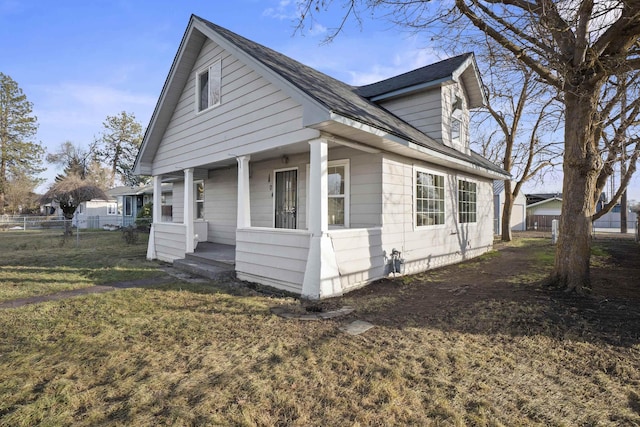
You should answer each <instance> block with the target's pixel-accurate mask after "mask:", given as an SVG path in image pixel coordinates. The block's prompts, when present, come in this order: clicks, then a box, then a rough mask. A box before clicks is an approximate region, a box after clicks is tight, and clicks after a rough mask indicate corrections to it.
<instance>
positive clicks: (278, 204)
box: [275, 169, 298, 228]
mask: <svg viewBox="0 0 640 427" xmlns="http://www.w3.org/2000/svg"><path fill="white" fill-rule="evenodd" d="M275 181H276V197H275V217H276V221H275V227H276V228H296V216H297V213H298V212H297V207H298V171H297V170H295V169H291V170H286V171H276V177H275Z"/></svg>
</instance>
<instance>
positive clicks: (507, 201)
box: [502, 180, 514, 242]
mask: <svg viewBox="0 0 640 427" xmlns="http://www.w3.org/2000/svg"><path fill="white" fill-rule="evenodd" d="M513 199H514V198H513V191H512V189H511V181H509V180H505V181H504V207H503V208H502V241H503V242H510V241H511V240H512V236H511V211H512V210H513Z"/></svg>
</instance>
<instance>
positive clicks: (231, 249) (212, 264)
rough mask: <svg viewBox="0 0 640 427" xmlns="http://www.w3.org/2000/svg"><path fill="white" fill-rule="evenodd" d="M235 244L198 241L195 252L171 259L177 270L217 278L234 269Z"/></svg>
mask: <svg viewBox="0 0 640 427" xmlns="http://www.w3.org/2000/svg"><path fill="white" fill-rule="evenodd" d="M235 261H236V260H235V246H231V245H221V244H217V243H210V242H200V243H199V244H198V247H197V248H196V252H194V253H191V254H186V255H185V258H184V259H177V260H175V261H173V266H174V267H175V268H177V269H179V270H182V271H186V272H187V273H190V274H194V275H196V276H202V277H206V278H207V279H212V280H215V279H218V278H220V277H221V276H225V275H229V274H231V273H233V272H234V271H235V264H236V262H235Z"/></svg>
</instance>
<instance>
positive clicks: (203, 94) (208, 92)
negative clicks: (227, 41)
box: [196, 61, 222, 112]
mask: <svg viewBox="0 0 640 427" xmlns="http://www.w3.org/2000/svg"><path fill="white" fill-rule="evenodd" d="M221 82H222V61H216V62H214V63H213V64H212V65H210V66H209V67H207V68H205V69H203V70H200V71H199V72H198V74H197V75H196V104H197V108H198V112H200V111H204V110H207V109H209V108H211V107H215V106H217V105H220V98H221V96H220V94H221V91H220V87H221Z"/></svg>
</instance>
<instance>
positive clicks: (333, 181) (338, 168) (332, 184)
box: [327, 160, 349, 227]
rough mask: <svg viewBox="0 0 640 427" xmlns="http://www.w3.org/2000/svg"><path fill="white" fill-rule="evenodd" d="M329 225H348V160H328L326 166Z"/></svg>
mask: <svg viewBox="0 0 640 427" xmlns="http://www.w3.org/2000/svg"><path fill="white" fill-rule="evenodd" d="M327 181H328V182H327V184H328V201H327V202H328V203H327V204H328V208H329V225H337V226H343V227H348V226H349V161H348V160H340V161H336V162H329V165H328V168H327Z"/></svg>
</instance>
